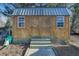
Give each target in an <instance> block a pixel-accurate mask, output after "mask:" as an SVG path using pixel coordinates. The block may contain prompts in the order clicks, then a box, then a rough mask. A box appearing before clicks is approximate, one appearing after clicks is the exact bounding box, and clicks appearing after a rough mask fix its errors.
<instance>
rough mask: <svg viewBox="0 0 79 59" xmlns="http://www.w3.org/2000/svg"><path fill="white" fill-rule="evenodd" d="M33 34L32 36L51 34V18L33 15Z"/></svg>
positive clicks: (31, 19) (31, 20)
mask: <svg viewBox="0 0 79 59" xmlns="http://www.w3.org/2000/svg"><path fill="white" fill-rule="evenodd" d="M30 22H31V30H32V31H31V32H32V33H31V34H32V36H43V37H45V36H46V37H47V36H50V32H51V19H50V17H47V16H31V18H30Z"/></svg>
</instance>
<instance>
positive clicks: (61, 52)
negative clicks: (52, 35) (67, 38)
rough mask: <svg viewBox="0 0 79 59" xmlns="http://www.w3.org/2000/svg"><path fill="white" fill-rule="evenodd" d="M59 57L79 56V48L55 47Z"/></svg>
mask: <svg viewBox="0 0 79 59" xmlns="http://www.w3.org/2000/svg"><path fill="white" fill-rule="evenodd" d="M54 48H55V50H56V53H57V55H58V56H79V48H77V47H73V46H71V45H69V46H56V47H54Z"/></svg>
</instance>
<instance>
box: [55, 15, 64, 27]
mask: <svg viewBox="0 0 79 59" xmlns="http://www.w3.org/2000/svg"><path fill="white" fill-rule="evenodd" d="M56 18H57V19H56V26H57V27H59V28H61V27H64V16H57V17H56Z"/></svg>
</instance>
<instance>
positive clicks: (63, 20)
mask: <svg viewBox="0 0 79 59" xmlns="http://www.w3.org/2000/svg"><path fill="white" fill-rule="evenodd" d="M58 17H62V22H63V26H62V27H58V26H57V24H58V22H59V21H57V19H58ZM64 25H65V19H64V16H56V28H64Z"/></svg>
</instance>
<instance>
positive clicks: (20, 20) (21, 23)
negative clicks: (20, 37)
mask: <svg viewBox="0 0 79 59" xmlns="http://www.w3.org/2000/svg"><path fill="white" fill-rule="evenodd" d="M17 25H18V28H24V27H25V19H24V16H19V17H18V24H17Z"/></svg>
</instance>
